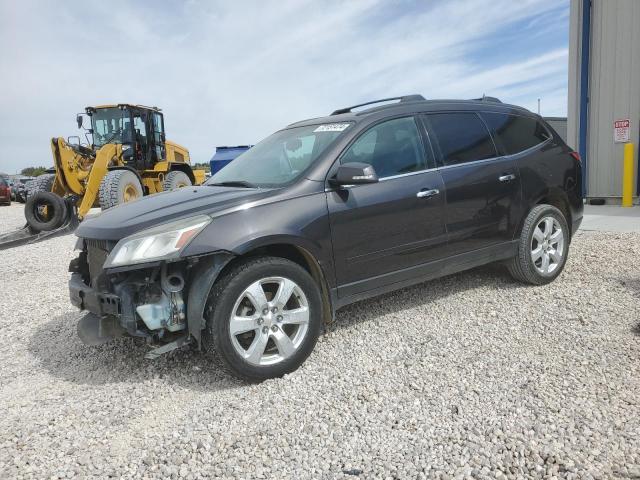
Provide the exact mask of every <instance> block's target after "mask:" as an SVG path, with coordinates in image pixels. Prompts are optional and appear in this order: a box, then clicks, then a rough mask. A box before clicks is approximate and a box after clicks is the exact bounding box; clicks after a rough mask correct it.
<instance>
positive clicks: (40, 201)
mask: <svg viewBox="0 0 640 480" xmlns="http://www.w3.org/2000/svg"><path fill="white" fill-rule="evenodd" d="M24 216H25V217H26V219H27V223H28V224H29V226H30V227H31V228H32V229H33V230H35V231H36V232H50V231H51V230H55V229H56V228H59V227H61V226H62V225H63V224H64V222H65V221H66V220H67V204H66V203H65V202H64V199H63V198H62V197H59V196H58V195H56V194H55V193H52V192H36V193H34V194H33V195H30V196H29V198H28V199H27V203H26V205H25V206H24Z"/></svg>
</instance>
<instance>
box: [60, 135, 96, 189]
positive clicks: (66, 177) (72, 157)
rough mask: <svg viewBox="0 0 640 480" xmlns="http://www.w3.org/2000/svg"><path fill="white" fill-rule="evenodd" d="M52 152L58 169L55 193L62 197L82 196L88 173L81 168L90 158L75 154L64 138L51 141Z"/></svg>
mask: <svg viewBox="0 0 640 480" xmlns="http://www.w3.org/2000/svg"><path fill="white" fill-rule="evenodd" d="M51 151H52V153H53V162H54V165H55V169H56V184H57V185H56V187H55V189H54V190H55V192H56V193H57V194H58V195H60V196H61V197H64V196H65V195H67V194H75V195H82V194H83V193H84V184H83V180H84V178H85V177H86V176H87V172H86V171H85V170H84V169H83V168H81V165H82V164H83V163H84V161H86V160H87V158H89V157H83V156H82V155H81V154H79V153H78V152H75V151H74V150H73V149H72V148H71V147H70V146H69V145H68V144H67V142H65V141H64V139H63V138H62V137H58V138H53V139H51Z"/></svg>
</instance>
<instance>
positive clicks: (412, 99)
mask: <svg viewBox="0 0 640 480" xmlns="http://www.w3.org/2000/svg"><path fill="white" fill-rule="evenodd" d="M391 100H400V103H402V102H417V101H421V100H425V98H424V97H423V96H422V95H404V96H402V97H390V98H383V99H381V100H374V101H372V102H366V103H361V104H359V105H353V106H351V107H346V108H339V109H338V110H335V111H334V112H332V113H331V115H340V114H341V113H350V112H351V110H353V109H354V108H359V107H366V106H367V105H373V104H374V103H382V102H390V101H391Z"/></svg>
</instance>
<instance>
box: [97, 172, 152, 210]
mask: <svg viewBox="0 0 640 480" xmlns="http://www.w3.org/2000/svg"><path fill="white" fill-rule="evenodd" d="M143 194H144V191H143V190H142V184H141V183H140V179H139V178H138V176H137V175H136V174H135V173H133V172H132V171H130V170H111V171H109V172H107V174H106V175H105V176H104V178H103V179H102V182H100V190H99V191H98V199H99V201H100V208H101V209H102V210H107V209H109V208H111V207H115V206H116V205H120V204H122V203H126V202H132V201H133V200H137V199H138V198H140V197H142V195H143Z"/></svg>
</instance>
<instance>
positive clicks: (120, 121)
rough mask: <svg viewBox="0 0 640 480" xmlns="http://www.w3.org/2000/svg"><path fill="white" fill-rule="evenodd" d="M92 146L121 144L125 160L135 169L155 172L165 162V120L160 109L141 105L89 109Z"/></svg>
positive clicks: (96, 147)
mask: <svg viewBox="0 0 640 480" xmlns="http://www.w3.org/2000/svg"><path fill="white" fill-rule="evenodd" d="M86 112H87V115H89V116H90V117H91V133H92V134H93V146H94V148H95V149H99V148H101V147H102V146H103V145H106V144H108V143H120V144H122V146H123V147H122V150H123V152H122V157H123V160H124V161H125V163H126V164H128V165H129V166H131V167H132V168H134V169H136V170H149V169H153V167H154V165H155V164H156V163H158V162H162V161H165V160H166V151H165V134H164V118H163V115H162V113H161V112H160V110H159V109H157V108H149V107H141V106H138V105H125V104H121V105H109V106H104V107H87V109H86Z"/></svg>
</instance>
